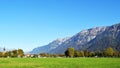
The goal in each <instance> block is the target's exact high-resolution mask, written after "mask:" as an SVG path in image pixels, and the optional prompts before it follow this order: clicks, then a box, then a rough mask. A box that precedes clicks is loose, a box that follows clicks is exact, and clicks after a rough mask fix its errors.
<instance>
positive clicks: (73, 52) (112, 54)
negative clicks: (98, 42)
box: [65, 47, 120, 57]
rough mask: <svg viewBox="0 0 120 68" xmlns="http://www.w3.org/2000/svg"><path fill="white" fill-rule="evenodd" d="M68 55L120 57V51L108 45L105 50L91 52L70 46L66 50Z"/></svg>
mask: <svg viewBox="0 0 120 68" xmlns="http://www.w3.org/2000/svg"><path fill="white" fill-rule="evenodd" d="M65 56H66V57H120V52H117V51H115V50H114V49H113V48H112V47H108V48H107V49H106V50H105V51H98V52H90V51H86V50H85V51H78V50H75V49H74V48H68V49H67V50H66V51H65Z"/></svg>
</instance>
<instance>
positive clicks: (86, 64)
mask: <svg viewBox="0 0 120 68" xmlns="http://www.w3.org/2000/svg"><path fill="white" fill-rule="evenodd" d="M0 68H120V58H0Z"/></svg>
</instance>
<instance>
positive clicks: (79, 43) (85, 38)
mask: <svg viewBox="0 0 120 68" xmlns="http://www.w3.org/2000/svg"><path fill="white" fill-rule="evenodd" d="M105 29H106V27H96V28H91V29H86V30H83V31H81V32H79V33H77V34H76V35H74V36H73V37H71V38H69V39H68V40H67V41H65V42H63V43H62V44H61V45H60V46H58V47H57V48H55V49H53V50H51V51H50V52H49V53H52V54H63V53H64V52H65V50H66V49H67V48H69V47H74V48H75V49H76V50H81V49H83V47H84V45H86V44H87V43H88V42H89V41H91V40H92V39H94V38H95V37H96V36H97V35H98V34H101V33H102V32H104V31H105Z"/></svg>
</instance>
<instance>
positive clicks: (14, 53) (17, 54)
mask: <svg viewBox="0 0 120 68" xmlns="http://www.w3.org/2000/svg"><path fill="white" fill-rule="evenodd" d="M23 56H24V51H23V50H22V49H16V50H12V51H3V52H0V57H1V58H2V57H4V58H7V57H23Z"/></svg>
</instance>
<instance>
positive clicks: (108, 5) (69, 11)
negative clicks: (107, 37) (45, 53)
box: [0, 0, 120, 51]
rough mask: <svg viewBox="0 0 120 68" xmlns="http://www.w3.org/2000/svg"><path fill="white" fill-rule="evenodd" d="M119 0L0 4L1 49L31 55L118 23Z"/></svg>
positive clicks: (9, 1)
mask: <svg viewBox="0 0 120 68" xmlns="http://www.w3.org/2000/svg"><path fill="white" fill-rule="evenodd" d="M119 3H120V0H0V47H6V48H9V49H14V48H15V49H17V48H22V49H24V50H25V51H30V50H32V49H33V48H35V47H38V46H43V45H46V44H48V43H49V42H51V41H53V40H55V39H57V38H64V37H69V36H73V35H74V34H76V33H78V32H80V31H81V30H83V29H88V28H92V27H96V26H107V25H108V26H109V25H112V24H115V23H119V22H120V4H119Z"/></svg>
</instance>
